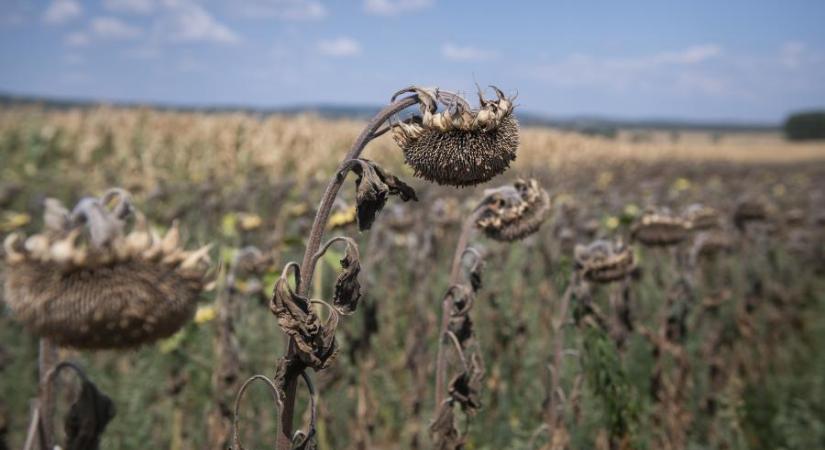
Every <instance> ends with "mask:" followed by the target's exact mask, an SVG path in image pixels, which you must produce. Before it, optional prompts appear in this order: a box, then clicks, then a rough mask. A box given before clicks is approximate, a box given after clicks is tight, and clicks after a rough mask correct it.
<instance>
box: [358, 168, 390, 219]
mask: <svg viewBox="0 0 825 450" xmlns="http://www.w3.org/2000/svg"><path fill="white" fill-rule="evenodd" d="M353 170H354V171H355V172H356V173H357V174H358V178H357V179H356V180H355V202H356V204H355V215H356V218H357V220H358V229H359V230H360V231H365V230H369V229H370V228H371V227H372V223H373V222H375V216H377V215H378V213H379V212H381V210H382V209H383V208H384V205H385V204H386V203H387V197H388V196H389V194H390V188H389V186H387V185H386V183H384V182H383V181H381V178H380V177H379V176H378V174H376V172H375V169H374V168H373V166H372V165H371V164H369V163H366V164H356V165H355V167H354V168H353Z"/></svg>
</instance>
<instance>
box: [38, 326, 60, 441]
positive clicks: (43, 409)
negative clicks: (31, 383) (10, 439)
mask: <svg viewBox="0 0 825 450" xmlns="http://www.w3.org/2000/svg"><path fill="white" fill-rule="evenodd" d="M56 365H57V347H56V346H55V345H54V344H53V343H52V342H51V341H50V340H48V339H46V338H41V339H40V355H39V357H38V366H39V370H40V390H39V394H38V396H39V402H38V403H39V405H40V422H41V424H42V426H43V438H44V439H43V440H44V442H41V445H42V448H43V449H51V448H52V447H53V446H54V409H55V397H54V386H53V384H52V383H50V382H49V381H50V380H49V375H50V374H51V373H52V370H53V369H54V368H55V366H56Z"/></svg>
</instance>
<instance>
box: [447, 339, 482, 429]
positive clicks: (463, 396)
mask: <svg viewBox="0 0 825 450" xmlns="http://www.w3.org/2000/svg"><path fill="white" fill-rule="evenodd" d="M483 378H484V363H483V362H482V361H481V357H480V356H479V355H478V353H473V354H472V356H471V357H470V361H469V363H468V364H467V367H466V368H465V370H464V371H463V372H461V373H460V374H458V375H456V377H455V378H453V381H451V382H450V398H452V399H453V401H455V402H457V403H458V404H459V405H461V409H462V410H463V411H464V412H466V413H467V414H474V413H475V412H476V411H477V410H478V409H480V408H481V399H480V392H481V387H482V383H481V381H482V379H483Z"/></svg>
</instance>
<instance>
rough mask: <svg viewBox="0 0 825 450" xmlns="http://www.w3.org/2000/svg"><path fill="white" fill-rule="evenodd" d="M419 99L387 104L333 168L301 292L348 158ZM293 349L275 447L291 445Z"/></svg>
mask: <svg viewBox="0 0 825 450" xmlns="http://www.w3.org/2000/svg"><path fill="white" fill-rule="evenodd" d="M418 102H419V99H418V96H416V95H413V96H409V97H404V98H401V99H399V100H396V101H394V102H393V103H391V104H389V105H387V106H386V107H384V109H382V110H381V111H379V112H378V114H376V115H375V116H374V117H373V118H372V119H371V120H370V121H369V123H368V124H367V126H366V127H365V128H364V130H363V131H361V134H360V135H359V136H358V138H357V139H356V140H355V143H353V145H352V147H351V148H350V150H349V152H347V154H346V156H344V159H343V160H342V161H341V164H340V165H339V166H338V170H336V173H335V176H334V177H333V178H332V179H331V180H330V182H329V184H327V187H326V190H325V191H324V195H323V197H321V203H320V204H319V205H318V211H317V212H316V213H315V220H314V221H313V222H312V230H311V231H310V234H309V239H308V240H307V245H306V250H305V251H304V259H303V261H302V263H301V284H300V285H299V286H297V289H298V293H299V294H300V295H306V294H307V291H308V290H309V287H310V286H311V283H312V274H313V272H314V269H315V265H314V262H315V259H314V258H313V257H314V255H315V254H316V253H317V252H318V249H319V248H320V246H321V239H322V238H323V237H324V230H325V229H326V226H327V220H328V219H329V214H330V211H332V204H333V202H334V201H335V197H337V196H338V191H339V190H340V189H341V186H342V185H343V184H344V180H346V176H347V172H349V170H350V168H351V167H352V165H351V164H348V162H349V161H350V160H353V159H357V158H358V157H359V156H360V155H361V152H363V150H364V148H365V147H366V146H367V144H368V143H369V142H370V141H371V140H372V139H374V138H375V136H376V132H377V131H378V129H379V128H380V127H381V125H382V124H384V123H385V122H386V121H387V120H389V119H390V118H391V117H392V116H393V115H395V114H397V113H399V112H401V111H402V110H404V109H406V108H409V107H410V106H413V105H415V104H416V103H418ZM294 352H295V343H294V341H293V340H292V339H291V338H290V340H289V342H288V343H287V350H286V354H287V357H286V358H287V361H289V362H290V363H291V365H290V367H288V368H287V370H286V373H285V375H284V381H283V386H282V389H283V395H284V398H283V414H282V415H281V427H280V432H279V433H278V440H277V444H276V448H277V449H278V450H288V449H289V448H290V447H291V446H292V429H293V425H292V424H293V415H294V412H295V397H296V392H297V387H298V376H299V375H300V374H301V373H303V371H304V369H305V367H303V365H302V364H301V363H300V362H299V361H298V360H297V358H291V356H292V355H294Z"/></svg>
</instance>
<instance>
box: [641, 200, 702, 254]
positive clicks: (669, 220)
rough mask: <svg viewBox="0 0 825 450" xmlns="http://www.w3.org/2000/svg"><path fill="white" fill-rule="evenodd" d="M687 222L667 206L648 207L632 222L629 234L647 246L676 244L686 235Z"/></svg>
mask: <svg viewBox="0 0 825 450" xmlns="http://www.w3.org/2000/svg"><path fill="white" fill-rule="evenodd" d="M688 231H689V228H688V223H687V222H685V220H684V219H682V218H680V217H676V216H674V215H673V214H671V212H670V210H668V209H667V208H660V209H649V210H647V211H645V213H644V214H643V215H642V217H641V218H639V220H638V221H637V222H636V223H635V224H633V227H632V228H631V230H630V236H631V237H632V238H633V239H634V240H637V241H639V242H641V243H642V244H644V245H647V246H663V247H665V246H670V245H676V244H678V243H680V242H682V241H683V240H685V238H687V236H688Z"/></svg>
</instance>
